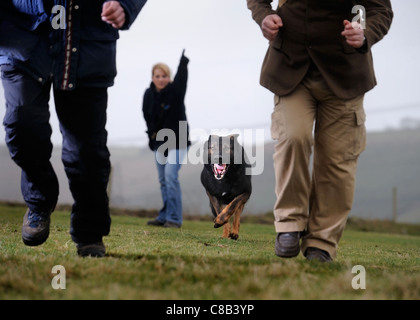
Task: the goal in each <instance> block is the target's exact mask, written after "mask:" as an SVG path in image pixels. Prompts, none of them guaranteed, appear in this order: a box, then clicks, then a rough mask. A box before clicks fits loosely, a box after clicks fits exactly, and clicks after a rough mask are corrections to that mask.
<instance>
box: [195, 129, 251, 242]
mask: <svg viewBox="0 0 420 320" xmlns="http://www.w3.org/2000/svg"><path fill="white" fill-rule="evenodd" d="M237 137H238V135H229V136H224V137H220V136H216V135H211V136H210V137H209V139H208V141H206V143H205V146H204V151H205V152H204V168H203V170H202V172H201V183H202V184H203V186H204V188H205V190H206V192H207V195H208V197H209V199H210V207H211V210H212V213H213V215H214V227H215V228H219V227H221V226H224V227H223V237H224V238H228V237H229V238H231V239H234V240H236V239H238V237H239V226H240V216H241V214H242V211H243V209H244V206H245V203H246V202H247V201H248V199H249V197H250V195H251V192H252V184H251V176H250V175H247V174H246V168H247V167H249V164H248V162H247V158H246V155H245V152H244V149H243V147H242V146H241V145H240V144H239V142H238V139H237ZM232 216H233V223H232V226H230V222H229V220H230V218H231V217H232Z"/></svg>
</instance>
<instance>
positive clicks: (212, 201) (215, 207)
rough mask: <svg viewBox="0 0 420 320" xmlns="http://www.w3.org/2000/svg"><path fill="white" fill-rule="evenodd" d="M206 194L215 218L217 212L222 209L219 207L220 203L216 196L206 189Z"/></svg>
mask: <svg viewBox="0 0 420 320" xmlns="http://www.w3.org/2000/svg"><path fill="white" fill-rule="evenodd" d="M207 196H208V197H209V200H210V206H211V211H212V213H213V215H214V217H215V218H216V217H217V216H218V215H219V213H220V212H221V211H222V208H221V207H220V204H219V201H218V200H217V198H216V197H215V196H213V195H211V194H210V193H209V192H208V191H207Z"/></svg>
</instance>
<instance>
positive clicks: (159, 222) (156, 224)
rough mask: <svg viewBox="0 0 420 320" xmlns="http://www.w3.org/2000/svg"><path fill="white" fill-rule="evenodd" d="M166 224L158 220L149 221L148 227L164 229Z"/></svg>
mask: <svg viewBox="0 0 420 320" xmlns="http://www.w3.org/2000/svg"><path fill="white" fill-rule="evenodd" d="M164 224H165V223H164V222H161V221H159V220H158V219H155V220H151V221H147V225H148V226H155V227H163V225H164Z"/></svg>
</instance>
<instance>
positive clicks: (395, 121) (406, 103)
mask: <svg viewBox="0 0 420 320" xmlns="http://www.w3.org/2000/svg"><path fill="white" fill-rule="evenodd" d="M392 4H393V9H394V21H393V25H392V27H391V30H390V32H389V34H388V35H387V36H386V37H385V38H384V40H383V41H382V42H380V43H378V44H377V45H376V46H374V48H373V55H374V64H375V71H376V78H377V81H378V85H377V86H376V88H374V89H373V90H372V91H370V92H369V93H367V94H366V98H365V110H366V113H367V122H366V126H367V129H368V130H369V131H377V130H382V129H386V128H397V127H398V126H399V125H400V121H401V119H403V118H406V117H412V118H416V119H420V85H419V83H420V82H419V81H418V80H417V77H416V76H417V75H419V74H420V57H419V55H418V52H420V41H419V40H418V39H419V38H418V36H417V34H416V29H415V28H414V23H415V21H417V14H418V12H420V1H418V0H404V1H401V0H397V1H393V2H392ZM273 5H274V6H276V5H277V1H273ZM120 34H121V39H120V40H119V42H118V54H117V59H118V60H117V63H118V76H117V78H116V80H115V86H114V87H112V88H110V90H109V107H108V124H107V129H108V134H109V135H108V137H109V145H145V144H146V140H147V137H146V133H145V130H146V128H145V123H144V120H143V115H142V111H141V108H142V99H143V93H144V90H145V89H146V88H147V87H148V86H149V84H150V81H151V68H152V65H153V64H154V63H156V62H165V63H167V64H168V65H169V66H170V67H171V69H172V71H173V72H176V69H177V66H178V62H179V58H180V56H181V53H182V50H183V49H184V48H185V49H186V55H187V56H188V57H189V59H190V64H189V72H190V74H189V82H188V89H187V95H186V100H185V103H186V107H187V116H188V120H189V123H190V128H191V129H192V131H193V133H194V131H196V130H200V131H201V132H203V131H205V132H207V133H210V131H211V130H212V129H224V128H225V129H229V130H231V129H240V130H244V129H252V130H265V135H266V137H269V128H270V119H271V112H272V109H273V94H272V93H271V92H269V91H268V90H266V89H264V88H262V87H261V86H260V85H259V74H260V68H261V64H262V61H263V58H264V55H265V52H266V49H267V45H268V41H267V40H265V39H264V38H263V36H262V34H261V31H260V29H259V27H258V25H257V24H256V23H255V22H254V21H253V20H252V18H251V12H250V11H249V10H248V8H247V6H246V1H238V0H200V1H197V0H177V1H172V0H149V1H148V2H147V3H146V5H145V7H144V8H143V10H142V12H141V13H140V15H139V17H138V19H137V21H136V22H135V23H134V25H133V26H132V28H131V29H130V30H129V31H123V32H121V33H120ZM1 90H2V88H1V86H0V91H1ZM51 106H52V108H51V124H52V126H53V137H52V140H53V142H54V144H56V145H58V144H60V143H61V135H60V133H59V129H58V124H57V120H56V115H55V111H54V108H53V103H51ZM4 110H5V103H4V98H3V93H2V92H0V118H2V117H3V115H4ZM0 143H4V129H3V128H1V130H0Z"/></svg>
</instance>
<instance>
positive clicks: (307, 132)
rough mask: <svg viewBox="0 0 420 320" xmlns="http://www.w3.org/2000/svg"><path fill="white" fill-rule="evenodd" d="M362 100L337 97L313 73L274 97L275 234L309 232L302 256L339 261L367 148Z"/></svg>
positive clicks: (272, 130)
mask: <svg viewBox="0 0 420 320" xmlns="http://www.w3.org/2000/svg"><path fill="white" fill-rule="evenodd" d="M363 97H364V96H363V95H362V96H359V97H356V98H354V99H350V100H342V99H339V98H337V97H336V96H335V95H334V94H333V93H332V92H331V90H330V89H329V88H328V87H327V85H326V83H325V81H324V80H323V78H322V76H321V75H320V73H319V72H318V70H316V69H311V70H310V71H309V72H308V74H307V76H306V77H305V79H304V81H303V82H302V83H301V84H300V85H299V86H298V87H297V88H296V89H295V90H294V92H292V93H291V94H289V95H287V96H282V97H279V96H275V98H274V100H275V108H274V111H273V113H272V119H271V120H272V122H271V135H272V138H273V139H275V140H277V143H276V145H275V150H274V155H273V160H274V171H275V179H276V188H275V192H276V197H277V200H276V203H275V206H274V218H275V222H274V225H275V229H276V232H293V231H304V230H305V233H304V236H303V238H302V244H301V250H302V253H303V254H304V253H305V250H306V249H307V248H308V247H317V248H320V249H322V250H325V251H327V252H328V253H329V254H330V255H331V257H332V258H335V257H336V251H337V245H338V242H339V240H340V238H341V236H342V233H343V229H344V227H345V225H346V221H347V216H348V214H349V213H350V210H351V207H352V204H353V197H354V188H355V178H356V168H357V159H358V156H359V155H360V153H361V152H362V151H363V150H364V148H365V146H366V129H365V112H364V108H363ZM312 151H313V159H312V162H313V165H312V170H311V168H310V157H311V155H312ZM311 171H312V177H311Z"/></svg>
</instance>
